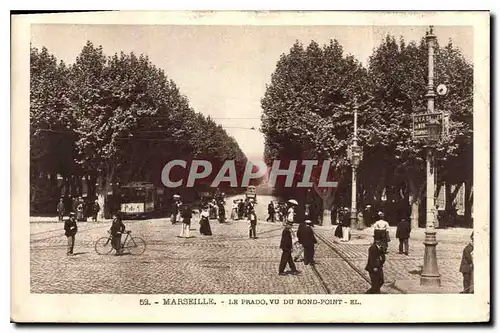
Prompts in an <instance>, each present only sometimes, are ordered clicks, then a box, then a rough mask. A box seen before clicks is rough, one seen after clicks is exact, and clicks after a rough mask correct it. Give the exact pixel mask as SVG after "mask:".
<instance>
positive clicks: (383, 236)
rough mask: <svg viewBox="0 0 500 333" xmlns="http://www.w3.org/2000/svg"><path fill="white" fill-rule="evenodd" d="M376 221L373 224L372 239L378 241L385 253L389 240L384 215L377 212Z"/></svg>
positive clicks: (387, 224) (387, 225) (387, 223)
mask: <svg viewBox="0 0 500 333" xmlns="http://www.w3.org/2000/svg"><path fill="white" fill-rule="evenodd" d="M378 217H379V219H378V221H377V222H375V223H374V224H373V237H374V238H375V240H380V242H381V245H382V248H383V250H384V253H387V247H388V242H389V241H390V239H389V222H387V221H386V220H384V213H383V212H378Z"/></svg>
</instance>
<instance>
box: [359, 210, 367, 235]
mask: <svg viewBox="0 0 500 333" xmlns="http://www.w3.org/2000/svg"><path fill="white" fill-rule="evenodd" d="M365 227H366V226H365V216H364V213H363V211H362V210H360V211H359V212H358V230H363V229H364V228H365Z"/></svg>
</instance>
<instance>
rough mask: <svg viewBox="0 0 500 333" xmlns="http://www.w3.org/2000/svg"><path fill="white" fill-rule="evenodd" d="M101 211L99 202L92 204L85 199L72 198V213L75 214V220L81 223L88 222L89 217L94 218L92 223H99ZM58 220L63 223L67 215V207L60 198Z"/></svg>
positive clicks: (57, 209)
mask: <svg viewBox="0 0 500 333" xmlns="http://www.w3.org/2000/svg"><path fill="white" fill-rule="evenodd" d="M100 210H101V207H100V205H99V202H98V201H97V200H95V201H94V202H91V203H90V204H89V203H88V202H87V201H85V200H84V199H83V197H73V198H71V212H73V213H75V219H76V220H77V221H79V222H84V221H87V218H88V217H91V218H92V221H94V222H95V221H97V214H98V213H99V211H100ZM56 211H57V216H58V220H59V221H62V220H63V219H64V216H65V215H66V205H65V202H64V198H60V199H59V202H58V203H57V207H56Z"/></svg>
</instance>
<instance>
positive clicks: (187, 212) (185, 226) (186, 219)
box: [179, 205, 193, 238]
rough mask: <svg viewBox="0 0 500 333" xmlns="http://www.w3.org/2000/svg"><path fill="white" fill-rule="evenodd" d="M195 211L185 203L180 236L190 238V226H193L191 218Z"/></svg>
mask: <svg viewBox="0 0 500 333" xmlns="http://www.w3.org/2000/svg"><path fill="white" fill-rule="evenodd" d="M192 217H193V213H192V212H191V208H190V207H189V206H188V205H183V207H182V212H181V219H182V226H181V234H180V236H179V237H184V238H189V237H190V236H189V228H190V227H191V218H192Z"/></svg>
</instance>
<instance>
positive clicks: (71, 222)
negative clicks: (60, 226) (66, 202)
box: [64, 212, 78, 256]
mask: <svg viewBox="0 0 500 333" xmlns="http://www.w3.org/2000/svg"><path fill="white" fill-rule="evenodd" d="M77 232H78V226H77V225H76V214H75V213H74V212H71V213H69V219H67V220H66V221H65V222H64V235H65V236H66V237H67V238H68V252H67V255H68V256H72V255H73V248H74V247H75V235H76V233H77Z"/></svg>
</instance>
